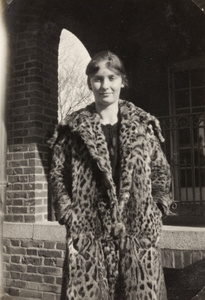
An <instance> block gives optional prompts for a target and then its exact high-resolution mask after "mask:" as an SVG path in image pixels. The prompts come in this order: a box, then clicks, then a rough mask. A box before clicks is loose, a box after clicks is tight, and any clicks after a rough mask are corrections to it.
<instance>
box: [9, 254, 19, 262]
mask: <svg viewBox="0 0 205 300" xmlns="http://www.w3.org/2000/svg"><path fill="white" fill-rule="evenodd" d="M20 261H21V257H20V256H15V255H12V256H11V262H12V263H20Z"/></svg>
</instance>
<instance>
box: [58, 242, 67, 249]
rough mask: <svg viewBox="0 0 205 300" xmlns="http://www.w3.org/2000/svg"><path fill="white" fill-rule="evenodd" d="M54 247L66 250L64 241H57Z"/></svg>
mask: <svg viewBox="0 0 205 300" xmlns="http://www.w3.org/2000/svg"><path fill="white" fill-rule="evenodd" d="M56 249H59V250H66V244H65V243H57V245H56Z"/></svg>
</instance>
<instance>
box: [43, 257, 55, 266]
mask: <svg viewBox="0 0 205 300" xmlns="http://www.w3.org/2000/svg"><path fill="white" fill-rule="evenodd" d="M44 265H45V266H50V267H53V266H56V259H54V258H45V260H44Z"/></svg>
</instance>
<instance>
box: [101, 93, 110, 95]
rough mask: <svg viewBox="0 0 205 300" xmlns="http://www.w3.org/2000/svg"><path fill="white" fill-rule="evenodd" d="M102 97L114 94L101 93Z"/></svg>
mask: <svg viewBox="0 0 205 300" xmlns="http://www.w3.org/2000/svg"><path fill="white" fill-rule="evenodd" d="M100 95H102V96H109V95H112V93H100Z"/></svg>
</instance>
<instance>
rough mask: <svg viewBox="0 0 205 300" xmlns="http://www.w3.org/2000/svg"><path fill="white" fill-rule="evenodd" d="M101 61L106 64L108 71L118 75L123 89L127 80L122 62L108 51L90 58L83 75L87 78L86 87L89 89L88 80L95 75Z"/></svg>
mask: <svg viewBox="0 0 205 300" xmlns="http://www.w3.org/2000/svg"><path fill="white" fill-rule="evenodd" d="M102 61H105V62H106V67H107V68H108V69H110V70H112V71H114V72H116V73H117V74H118V75H120V76H121V77H122V83H123V84H124V86H125V87H127V86H128V80H127V75H126V72H125V68H124V65H123V62H122V61H121V59H120V58H119V57H118V56H117V55H116V54H114V53H112V52H110V51H109V50H107V51H102V52H99V53H97V54H95V55H94V56H93V57H92V59H91V61H90V62H89V64H88V65H87V68H86V72H85V73H86V75H87V76H88V78H87V83H88V87H89V88H91V86H90V78H91V77H92V76H94V75H95V74H96V73H97V71H98V70H99V63H100V62H102Z"/></svg>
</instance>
